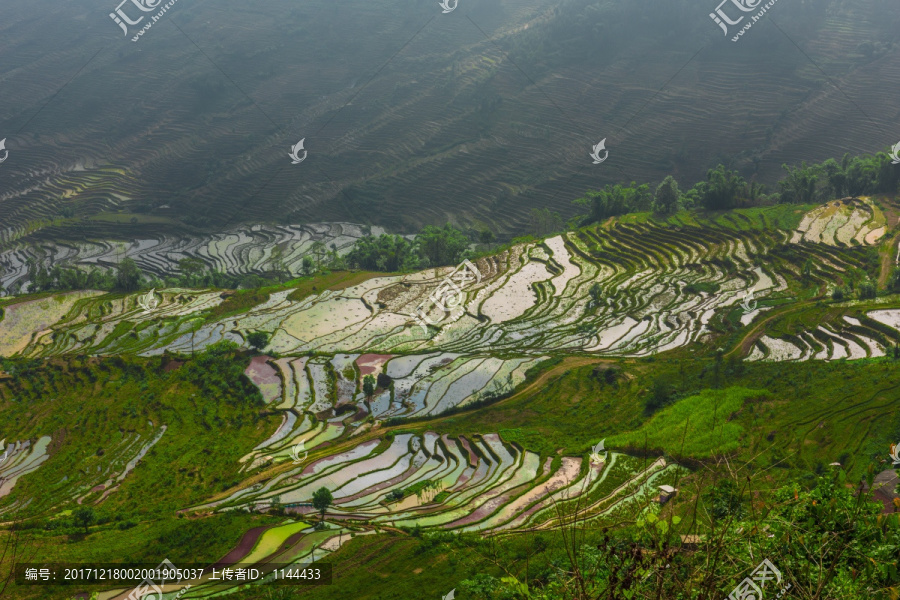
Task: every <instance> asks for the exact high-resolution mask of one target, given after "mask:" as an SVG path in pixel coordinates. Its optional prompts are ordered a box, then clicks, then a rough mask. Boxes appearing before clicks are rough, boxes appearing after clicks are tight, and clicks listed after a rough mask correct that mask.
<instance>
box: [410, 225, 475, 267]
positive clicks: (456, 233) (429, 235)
mask: <svg viewBox="0 0 900 600" xmlns="http://www.w3.org/2000/svg"><path fill="white" fill-rule="evenodd" d="M415 243H416V246H417V248H418V250H419V252H421V253H422V256H423V257H424V258H425V259H426V260H427V261H428V266H430V267H442V266H445V265H455V264H457V263H459V262H460V261H462V259H463V258H465V254H466V251H467V250H468V248H469V239H468V238H467V237H466V235H465V234H464V233H463V232H462V231H460V230H459V229H457V228H455V227H454V226H453V225H451V224H449V223H447V224H446V225H445V226H444V227H435V226H433V225H428V226H426V227H425V228H424V229H422V232H421V233H420V234H418V235H417V236H416V239H415Z"/></svg>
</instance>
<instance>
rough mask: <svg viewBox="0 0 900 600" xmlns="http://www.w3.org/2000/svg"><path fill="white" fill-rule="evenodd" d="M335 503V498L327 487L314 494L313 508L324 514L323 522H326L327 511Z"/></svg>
mask: <svg viewBox="0 0 900 600" xmlns="http://www.w3.org/2000/svg"><path fill="white" fill-rule="evenodd" d="M333 501H334V497H333V496H332V495H331V492H330V491H328V488H327V487H320V488H319V489H317V490H316V491H315V492H313V496H312V505H313V508H315V509H316V510H317V511H319V512H320V513H322V522H324V521H325V511H326V510H328V507H329V506H331V503H332V502H333Z"/></svg>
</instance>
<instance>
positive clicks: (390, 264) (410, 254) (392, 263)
mask: <svg viewBox="0 0 900 600" xmlns="http://www.w3.org/2000/svg"><path fill="white" fill-rule="evenodd" d="M347 262H348V263H349V264H350V265H351V266H353V267H355V268H358V269H366V270H369V271H387V272H396V271H411V270H414V269H416V268H418V267H420V266H423V267H424V266H426V265H425V264H424V261H422V260H421V258H420V256H419V255H418V253H417V252H416V248H415V245H414V244H413V243H412V242H411V241H409V240H408V239H406V238H404V237H402V236H399V235H388V234H386V233H383V234H381V235H380V236H378V237H374V236H371V235H368V236H365V237H361V238H360V239H358V240H357V241H356V243H355V244H354V245H353V249H352V250H350V252H349V254H347ZM304 264H305V263H304Z"/></svg>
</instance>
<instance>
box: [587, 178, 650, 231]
mask: <svg viewBox="0 0 900 600" xmlns="http://www.w3.org/2000/svg"><path fill="white" fill-rule="evenodd" d="M652 201H653V194H652V193H651V192H650V185H649V184H647V183H645V184H643V185H637V183H635V182H634V181H632V182H631V185H620V184H616V185H607V186H606V187H604V188H603V189H602V190H588V191H587V192H586V193H585V195H584V197H583V198H578V199H577V200H574V201H573V203H574V204H579V205H582V206H588V207H590V214H589V215H588V216H587V217H586V219H585V220H584V222H585V223H591V222H597V221H602V220H604V219H607V218H609V217H615V216H617V215H624V214H626V213H629V212H635V211H642V210H650V206H651V204H652Z"/></svg>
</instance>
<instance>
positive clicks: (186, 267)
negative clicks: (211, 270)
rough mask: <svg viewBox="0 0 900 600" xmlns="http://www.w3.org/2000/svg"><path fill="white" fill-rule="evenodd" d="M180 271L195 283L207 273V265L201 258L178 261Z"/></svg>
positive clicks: (189, 280) (190, 281)
mask: <svg viewBox="0 0 900 600" xmlns="http://www.w3.org/2000/svg"><path fill="white" fill-rule="evenodd" d="M178 270H179V271H181V272H182V274H184V276H185V278H187V280H188V282H189V283H193V282H195V281H196V280H197V279H198V278H199V277H200V276H201V275H203V272H204V271H206V263H205V262H203V261H202V260H200V259H199V258H182V259H181V260H179V261H178Z"/></svg>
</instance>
